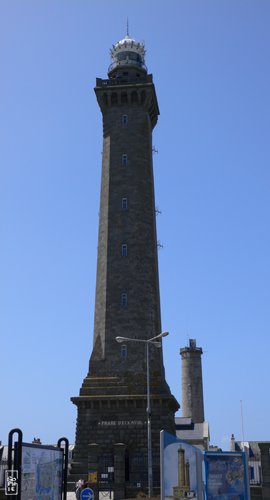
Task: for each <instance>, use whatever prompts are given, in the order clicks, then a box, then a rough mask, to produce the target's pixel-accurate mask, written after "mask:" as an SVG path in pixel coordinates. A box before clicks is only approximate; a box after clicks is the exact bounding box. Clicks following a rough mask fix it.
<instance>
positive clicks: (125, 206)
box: [122, 198, 128, 210]
mask: <svg viewBox="0 0 270 500" xmlns="http://www.w3.org/2000/svg"><path fill="white" fill-rule="evenodd" d="M127 208H128V199H127V198H122V209H123V210H127Z"/></svg>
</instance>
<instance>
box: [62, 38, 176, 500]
mask: <svg viewBox="0 0 270 500" xmlns="http://www.w3.org/2000/svg"><path fill="white" fill-rule="evenodd" d="M144 56H145V49H144V46H143V44H141V43H137V42H136V41H135V40H133V39H132V38H130V37H129V35H127V36H125V38H124V39H123V40H121V41H119V42H118V43H117V44H116V45H114V46H113V48H112V49H111V57H112V63H111V65H110V67H109V70H108V78H107V79H104V80H103V79H101V78H97V80H96V87H95V93H96V97H97V101H98V104H99V107H100V110H101V113H102V118H103V156H102V180H101V195H100V219H99V236H98V260H97V281H96V303H95V322H94V342H93V350H92V354H91V357H90V362H89V371H88V374H87V376H86V378H85V379H84V381H83V383H82V387H81V390H80V394H79V396H77V397H72V398H71V400H72V402H73V403H74V404H75V405H76V406H77V409H78V417H77V428H76V443H75V450H74V461H73V464H72V469H71V476H70V478H71V480H72V478H73V479H77V478H78V477H79V476H82V477H85V476H86V475H87V473H89V472H93V473H94V474H93V477H95V473H97V478H98V484H99V488H103V489H107V490H108V487H110V488H111V489H113V490H114V498H115V499H117V498H124V496H135V495H136V494H137V493H138V491H141V490H147V477H148V476H147V474H148V437H147V418H146V416H147V415H146V406H147V397H146V395H147V383H146V381H147V377H146V350H145V345H146V344H145V343H143V342H136V341H135V342H132V341H131V342H126V343H125V342H124V343H121V344H119V343H117V341H116V337H118V336H122V337H128V338H130V339H135V340H145V339H146V340H147V339H151V338H152V337H154V336H156V335H158V334H160V332H161V331H162V330H161V319H160V301H159V280H158V260H157V239H156V221H155V200H154V181H153V167H152V130H153V128H154V127H155V125H156V123H157V118H158V115H159V108H158V102H157V97H156V92H155V87H154V84H153V79H152V75H151V74H148V72H147V68H146V66H145V61H144ZM149 366H150V389H151V408H152V414H151V423H152V432H151V437H152V456H153V486H154V491H155V492H158V488H159V433H160V430H162V429H164V430H167V431H168V432H170V433H174V432H175V424H174V413H175V411H176V410H177V409H178V408H179V405H178V403H177V401H176V400H175V398H174V397H173V396H172V394H171V392H170V389H169V387H168V385H167V383H166V380H165V373H164V366H163V359H162V347H161V348H159V349H158V348H157V347H156V346H155V345H150V346H149ZM91 477H92V476H91ZM93 487H97V486H95V483H94V486H93Z"/></svg>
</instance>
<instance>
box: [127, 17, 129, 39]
mask: <svg viewBox="0 0 270 500" xmlns="http://www.w3.org/2000/svg"><path fill="white" fill-rule="evenodd" d="M127 36H129V25H128V17H127Z"/></svg>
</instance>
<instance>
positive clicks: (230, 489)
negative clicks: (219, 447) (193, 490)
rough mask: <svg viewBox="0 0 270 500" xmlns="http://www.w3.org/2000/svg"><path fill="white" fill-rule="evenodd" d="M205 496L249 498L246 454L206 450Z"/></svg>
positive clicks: (245, 499)
mask: <svg viewBox="0 0 270 500" xmlns="http://www.w3.org/2000/svg"><path fill="white" fill-rule="evenodd" d="M204 459H205V473H206V474H205V475H206V498H207V499H208V500H215V499H216V498H220V499H223V498H224V499H225V498H238V499H239V500H247V499H249V482H248V474H247V467H246V456H245V453H242V452H230V451H222V452H214V451H206V452H205V455H204Z"/></svg>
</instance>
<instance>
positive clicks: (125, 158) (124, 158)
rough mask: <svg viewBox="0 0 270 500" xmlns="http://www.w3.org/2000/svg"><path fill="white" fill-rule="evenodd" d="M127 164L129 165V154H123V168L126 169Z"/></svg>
mask: <svg viewBox="0 0 270 500" xmlns="http://www.w3.org/2000/svg"><path fill="white" fill-rule="evenodd" d="M127 164H128V156H127V154H123V155H122V165H123V167H126V166H127Z"/></svg>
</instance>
